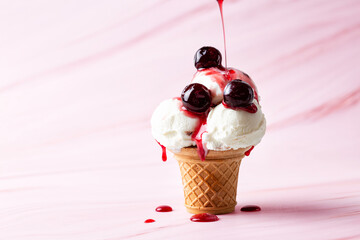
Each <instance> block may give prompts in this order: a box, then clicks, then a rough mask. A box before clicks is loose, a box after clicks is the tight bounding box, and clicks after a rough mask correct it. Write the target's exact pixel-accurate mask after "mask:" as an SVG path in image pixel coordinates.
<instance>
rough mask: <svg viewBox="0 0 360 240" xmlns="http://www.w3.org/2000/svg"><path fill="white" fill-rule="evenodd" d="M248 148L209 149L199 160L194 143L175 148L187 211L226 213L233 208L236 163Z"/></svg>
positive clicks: (235, 189) (236, 171)
mask: <svg viewBox="0 0 360 240" xmlns="http://www.w3.org/2000/svg"><path fill="white" fill-rule="evenodd" d="M249 148H250V147H249ZM249 148H242V149H238V150H228V151H211V150H210V151H209V153H208V155H207V156H206V159H205V161H201V160H200V158H199V156H198V154H197V148H195V147H188V148H182V149H181V151H180V152H174V156H175V159H176V160H177V161H178V163H179V166H180V172H181V177H182V184H183V187H184V198H185V207H186V209H187V211H188V212H190V213H193V214H198V213H211V214H225V213H230V212H233V211H234V209H235V206H236V191H237V183H238V175H239V167H240V163H241V160H242V159H243V157H244V156H245V152H246V151H247V150H248V149H249Z"/></svg>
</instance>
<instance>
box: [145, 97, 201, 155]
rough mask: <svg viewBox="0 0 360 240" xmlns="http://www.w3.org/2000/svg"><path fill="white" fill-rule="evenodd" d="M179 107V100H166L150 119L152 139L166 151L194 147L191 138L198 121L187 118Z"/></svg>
mask: <svg viewBox="0 0 360 240" xmlns="http://www.w3.org/2000/svg"><path fill="white" fill-rule="evenodd" d="M181 107H182V103H181V100H179V99H177V98H174V99H168V100H165V101H163V102H162V103H160V105H159V106H158V107H157V108H156V109H155V111H154V113H153V115H152V117H151V131H152V135H153V137H154V138H155V139H156V140H157V141H158V142H159V143H160V144H161V145H164V146H165V147H166V148H168V149H173V150H180V149H181V148H183V147H189V146H193V145H196V144H195V142H194V141H193V140H192V139H191V136H192V134H193V132H194V131H195V128H196V127H197V126H198V125H199V119H198V118H194V117H191V116H188V115H187V114H186V113H185V112H184V111H183V110H182V109H181Z"/></svg>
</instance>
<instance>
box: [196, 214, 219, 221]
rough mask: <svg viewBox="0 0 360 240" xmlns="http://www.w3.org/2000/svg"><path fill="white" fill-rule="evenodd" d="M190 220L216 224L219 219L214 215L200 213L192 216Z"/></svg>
mask: <svg viewBox="0 0 360 240" xmlns="http://www.w3.org/2000/svg"><path fill="white" fill-rule="evenodd" d="M190 220H191V221H192V222H216V221H218V220H219V218H218V217H217V216H216V215H213V214H209V213H200V214H195V215H193V216H192V217H191V218H190Z"/></svg>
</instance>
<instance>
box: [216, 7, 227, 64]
mask: <svg viewBox="0 0 360 240" xmlns="http://www.w3.org/2000/svg"><path fill="white" fill-rule="evenodd" d="M217 2H218V4H219V10H220V16H221V23H222V30H223V37H224V53H225V69H226V71H227V55H226V38H225V24H224V14H223V2H224V0H217Z"/></svg>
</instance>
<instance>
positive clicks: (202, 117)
mask: <svg viewBox="0 0 360 240" xmlns="http://www.w3.org/2000/svg"><path fill="white" fill-rule="evenodd" d="M180 110H181V111H183V112H184V114H185V115H186V116H188V117H192V118H198V119H199V121H200V122H199V124H198V126H197V127H196V128H195V130H194V132H193V133H192V134H191V140H193V141H194V142H195V143H196V146H197V152H198V155H199V158H200V160H201V161H204V160H205V157H206V155H207V154H208V150H207V148H206V147H205V146H204V145H203V143H202V135H203V134H204V133H205V132H206V120H207V116H208V114H209V112H210V109H209V110H207V111H206V112H204V113H193V112H190V111H188V110H187V109H186V108H185V107H184V106H181V107H180Z"/></svg>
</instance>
